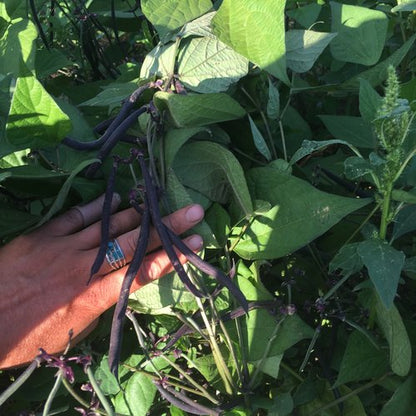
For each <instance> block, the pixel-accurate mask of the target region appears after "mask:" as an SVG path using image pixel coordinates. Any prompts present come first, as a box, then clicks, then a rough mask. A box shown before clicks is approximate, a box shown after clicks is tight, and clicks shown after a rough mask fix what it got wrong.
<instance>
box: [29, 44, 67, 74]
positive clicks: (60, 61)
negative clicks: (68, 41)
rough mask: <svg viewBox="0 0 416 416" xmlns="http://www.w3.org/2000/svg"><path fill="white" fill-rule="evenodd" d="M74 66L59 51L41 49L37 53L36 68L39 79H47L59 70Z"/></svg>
mask: <svg viewBox="0 0 416 416" xmlns="http://www.w3.org/2000/svg"><path fill="white" fill-rule="evenodd" d="M73 65H74V63H73V62H71V61H70V60H69V59H68V58H67V57H66V56H65V55H64V54H63V53H62V52H60V51H59V50H57V49H51V50H47V49H39V50H38V51H37V52H36V57H35V68H36V76H37V78H40V79H42V78H46V77H47V76H48V75H51V74H52V73H54V72H55V71H57V70H58V69H61V68H64V67H65V66H73Z"/></svg>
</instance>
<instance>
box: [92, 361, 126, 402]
mask: <svg viewBox="0 0 416 416" xmlns="http://www.w3.org/2000/svg"><path fill="white" fill-rule="evenodd" d="M94 376H95V378H96V380H97V381H98V383H99V385H100V389H101V390H102V391H103V393H104V394H106V395H110V394H112V395H116V394H117V393H118V392H119V391H120V385H119V383H118V381H117V379H116V377H115V375H114V374H113V373H112V372H111V370H110V367H109V365H108V356H107V355H105V356H104V357H103V358H102V359H101V361H100V366H99V367H98V368H97V369H96V370H95V373H94Z"/></svg>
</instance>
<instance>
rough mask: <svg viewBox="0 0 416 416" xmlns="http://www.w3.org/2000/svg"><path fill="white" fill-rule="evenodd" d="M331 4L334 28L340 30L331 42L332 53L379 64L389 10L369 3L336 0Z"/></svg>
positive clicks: (334, 55) (343, 58) (340, 59)
mask: <svg viewBox="0 0 416 416" xmlns="http://www.w3.org/2000/svg"><path fill="white" fill-rule="evenodd" d="M330 5H331V11H332V19H331V21H332V32H334V33H338V36H337V37H336V38H335V39H334V41H333V42H332V43H331V52H332V55H333V57H334V58H335V59H337V60H339V61H343V62H353V63H356V64H361V65H374V64H376V63H377V61H378V60H379V59H380V56H381V52H382V50H383V47H384V42H385V40H386V35H387V25H388V19H387V16H386V14H385V13H383V12H381V11H379V10H374V9H369V8H367V7H360V6H353V5H349V4H340V3H336V2H333V1H331V2H330Z"/></svg>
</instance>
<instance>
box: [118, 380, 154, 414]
mask: <svg viewBox="0 0 416 416" xmlns="http://www.w3.org/2000/svg"><path fill="white" fill-rule="evenodd" d="M156 390H157V389H156V386H155V385H154V384H153V382H152V379H151V378H150V377H149V376H148V375H147V374H145V373H134V374H133V375H132V376H131V377H130V378H129V380H128V382H127V385H126V386H125V389H124V392H120V393H119V394H118V395H117V396H116V399H115V409H116V412H117V413H118V414H123V415H134V416H146V415H147V414H148V411H149V409H150V406H151V405H152V404H153V400H154V397H155V395H156Z"/></svg>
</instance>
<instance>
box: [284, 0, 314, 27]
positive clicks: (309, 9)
mask: <svg viewBox="0 0 416 416" xmlns="http://www.w3.org/2000/svg"><path fill="white" fill-rule="evenodd" d="M321 9H322V5H320V4H317V3H312V4H307V5H306V6H302V7H297V8H296V9H293V10H287V11H286V14H287V15H288V16H289V17H290V18H291V19H295V20H296V21H297V22H298V23H299V24H300V25H301V26H303V27H304V28H310V27H311V26H312V25H313V24H314V23H315V22H316V19H317V18H318V16H319V13H320V12H321Z"/></svg>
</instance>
